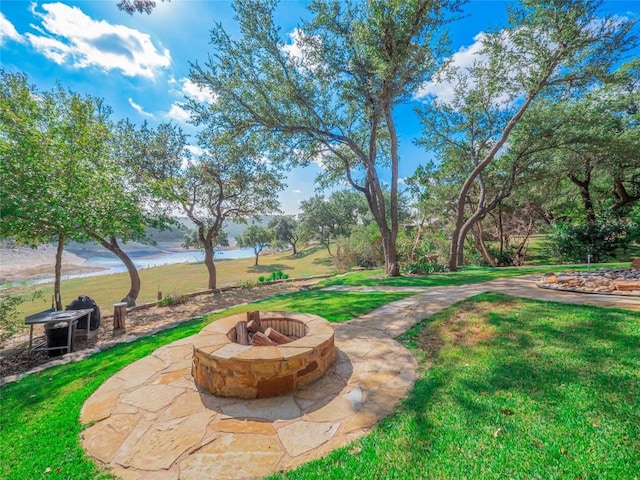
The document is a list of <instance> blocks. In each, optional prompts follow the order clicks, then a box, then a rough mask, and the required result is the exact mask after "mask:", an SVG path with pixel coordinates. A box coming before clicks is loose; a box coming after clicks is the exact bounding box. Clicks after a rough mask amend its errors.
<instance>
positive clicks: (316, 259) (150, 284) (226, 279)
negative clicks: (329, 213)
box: [18, 248, 333, 315]
mask: <svg viewBox="0 0 640 480" xmlns="http://www.w3.org/2000/svg"><path fill="white" fill-rule="evenodd" d="M254 263H255V260H254V258H242V259H235V260H221V261H216V269H217V278H218V286H219V287H222V286H225V285H234V284H236V283H238V282H245V281H252V282H256V281H257V280H258V277H259V276H260V275H265V276H268V275H269V274H270V272H273V271H276V270H282V272H283V273H287V274H289V276H290V277H292V278H300V277H308V276H313V275H322V274H326V273H331V272H332V270H333V264H332V262H331V259H330V258H329V256H328V254H327V252H326V250H324V249H320V248H309V249H306V250H303V251H302V252H301V253H300V254H298V255H296V256H295V257H293V256H292V255H291V252H290V251H286V252H282V253H278V254H273V255H264V256H261V257H260V261H259V265H258V266H255V265H254ZM140 279H141V282H142V288H141V290H140V295H139V296H138V304H142V303H147V302H151V301H154V300H156V299H157V293H158V291H161V292H162V293H163V294H165V295H171V294H184V293H191V292H197V291H199V290H206V288H207V281H208V275H207V269H206V267H205V266H204V264H203V263H198V264H177V265H167V266H164V267H156V268H149V269H145V270H140ZM35 289H39V290H42V292H43V294H44V297H43V299H39V300H36V301H34V302H27V303H24V304H23V305H22V306H21V311H20V314H21V315H30V314H31V313H35V312H38V311H40V310H43V309H44V308H48V307H49V306H50V304H51V296H52V294H53V284H49V285H38V286H35V287H27V288H21V289H18V290H19V291H32V290H35ZM61 290H62V301H63V303H64V304H65V305H66V304H69V303H70V302H71V301H73V299H75V298H77V297H78V296H79V295H89V296H90V297H92V298H93V299H94V300H95V301H96V303H97V304H98V305H99V306H100V308H101V311H102V312H103V314H104V313H108V312H111V310H112V307H111V306H112V305H113V304H114V303H116V302H119V301H120V300H121V299H122V297H124V296H125V295H126V293H127V291H128V290H129V275H128V274H126V273H116V274H113V275H101V276H96V277H86V278H76V279H70V280H64V281H63V282H62V288H61Z"/></svg>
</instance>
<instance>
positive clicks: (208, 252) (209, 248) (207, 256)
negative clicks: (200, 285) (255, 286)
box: [203, 239, 257, 290]
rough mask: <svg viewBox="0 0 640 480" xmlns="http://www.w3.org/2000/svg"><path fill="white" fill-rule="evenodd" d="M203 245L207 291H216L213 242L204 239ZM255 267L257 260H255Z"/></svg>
mask: <svg viewBox="0 0 640 480" xmlns="http://www.w3.org/2000/svg"><path fill="white" fill-rule="evenodd" d="M203 245H204V264H205V266H206V267H207V271H208V272H209V285H208V287H209V290H215V289H216V280H217V279H216V265H215V263H214V258H213V255H214V251H213V242H212V241H211V240H210V239H206V241H205V242H203ZM256 265H257V260H256Z"/></svg>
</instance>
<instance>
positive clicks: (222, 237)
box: [180, 228, 229, 249]
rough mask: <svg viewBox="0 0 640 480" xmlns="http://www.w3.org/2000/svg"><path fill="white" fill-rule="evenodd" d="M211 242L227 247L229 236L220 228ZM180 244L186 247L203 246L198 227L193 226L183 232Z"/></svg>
mask: <svg viewBox="0 0 640 480" xmlns="http://www.w3.org/2000/svg"><path fill="white" fill-rule="evenodd" d="M212 242H213V245H214V246H220V247H228V246H229V236H228V235H227V232H226V231H225V230H220V231H219V232H218V233H217V235H215V236H214V238H213V240H212ZM180 246H181V247H182V248H186V249H190V248H196V249H201V248H202V247H203V242H202V241H201V240H200V235H199V233H198V229H197V228H193V229H191V230H189V231H188V232H187V233H185V234H184V237H183V239H182V245H180Z"/></svg>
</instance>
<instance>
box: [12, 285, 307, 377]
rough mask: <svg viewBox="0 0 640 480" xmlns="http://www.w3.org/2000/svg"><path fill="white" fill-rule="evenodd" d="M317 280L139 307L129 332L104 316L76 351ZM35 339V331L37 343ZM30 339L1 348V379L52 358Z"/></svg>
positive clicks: (77, 344)
mask: <svg viewBox="0 0 640 480" xmlns="http://www.w3.org/2000/svg"><path fill="white" fill-rule="evenodd" d="M317 281H318V280H317V279H307V280H300V281H288V282H283V283H274V284H268V285H261V286H259V287H244V288H232V289H228V290H224V291H221V292H216V293H208V294H202V295H196V296H193V297H190V298H189V299H188V301H187V302H186V303H184V304H180V305H172V306H167V307H158V306H156V305H154V306H150V307H145V306H141V307H135V308H133V309H131V310H129V311H128V312H127V319H126V334H124V333H120V332H114V331H113V322H112V320H111V319H112V318H113V317H111V316H108V317H102V319H101V324H100V329H99V330H98V335H97V336H96V337H95V338H94V339H92V340H90V341H89V342H87V341H86V340H76V341H75V342H74V351H76V352H77V351H80V350H83V349H86V348H93V347H100V346H104V345H108V344H112V343H114V342H124V341H125V340H128V339H130V338H131V335H135V336H139V335H144V334H148V333H149V332H153V331H158V330H161V329H162V328H163V326H165V325H168V324H173V323H175V322H180V321H186V320H189V319H192V318H194V317H199V316H201V315H204V314H205V313H209V312H213V311H216V310H222V309H225V308H228V307H231V306H234V305H239V304H242V303H249V302H254V301H256V300H260V299H263V298H268V297H271V296H273V295H277V294H280V293H285V292H294V291H298V290H300V289H301V288H305V287H308V286H309V285H312V284H314V283H316V282H317ZM42 332H43V330H41V332H39V333H40V338H38V341H41V339H43V338H44V334H43V333H42ZM35 340H36V338H35V334H34V343H35ZM28 342H29V334H28V332H27V334H26V335H22V336H21V337H19V338H16V339H13V341H10V342H7V344H8V345H10V347H9V348H6V349H4V350H1V351H0V378H2V377H5V376H8V375H15V374H20V373H23V372H26V371H29V370H31V369H32V368H35V367H37V366H39V365H42V364H44V363H47V362H49V361H50V360H52V358H50V357H49V355H48V354H47V352H32V353H29V352H28V344H29V343H28Z"/></svg>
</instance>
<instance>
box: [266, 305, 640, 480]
mask: <svg viewBox="0 0 640 480" xmlns="http://www.w3.org/2000/svg"><path fill="white" fill-rule="evenodd" d="M402 341H403V342H404V343H405V344H406V345H407V346H408V347H409V348H411V349H412V350H413V352H414V353H415V355H416V356H417V357H418V358H419V360H420V363H421V367H422V374H421V378H419V380H418V381H417V383H416V384H415V386H414V389H413V391H412V392H411V394H410V396H409V398H408V399H407V400H406V401H404V402H403V404H402V405H401V407H400V408H399V409H398V410H397V411H396V413H394V414H393V415H391V416H390V417H389V418H387V419H386V420H385V421H383V422H382V423H381V424H380V425H379V426H378V427H377V428H376V429H374V430H373V431H372V432H371V433H370V434H369V435H367V436H365V437H363V438H361V439H359V440H357V441H356V442H354V443H353V444H351V445H349V446H347V447H344V448H341V449H339V450H336V451H334V452H333V453H331V454H330V455H329V456H328V457H326V458H324V459H321V460H317V461H314V462H311V463H308V464H306V465H303V466H302V467H300V468H299V469H297V470H295V471H292V472H289V473H287V474H284V475H276V476H273V477H270V478H287V479H317V478H322V479H391V478H393V479H407V480H412V479H418V478H419V479H470V480H471V479H473V480H481V479H499V478H504V479H511V478H513V479H556V478H557V479H560V478H562V479H565V478H566V479H584V480H586V479H594V480H595V479H599V480H602V479H611V480H613V479H630V480H633V479H637V478H640V477H639V476H640V355H639V353H640V351H639V346H640V314H637V313H629V312H625V311H619V310H618V311H616V310H607V309H600V308H588V307H577V306H570V305H561V304H555V303H544V302H535V301H528V300H520V299H514V298H510V297H506V296H503V295H499V294H483V295H479V296H477V297H475V298H473V299H470V300H469V301H465V302H462V303H461V304H458V305H457V306H454V307H452V308H449V309H448V310H446V311H444V312H441V313H440V314H438V315H436V316H434V317H433V318H430V319H427V320H425V321H424V322H422V324H420V325H418V326H416V327H415V328H414V329H413V330H411V331H410V332H409V333H408V334H406V335H405V336H404V337H403V338H402Z"/></svg>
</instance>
